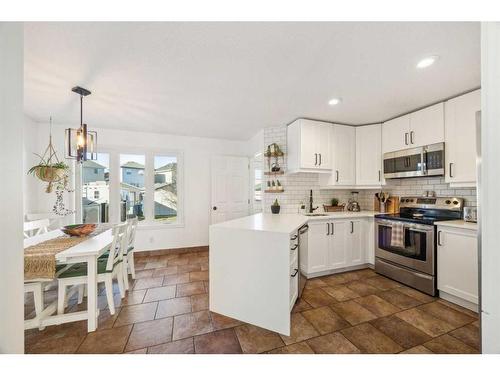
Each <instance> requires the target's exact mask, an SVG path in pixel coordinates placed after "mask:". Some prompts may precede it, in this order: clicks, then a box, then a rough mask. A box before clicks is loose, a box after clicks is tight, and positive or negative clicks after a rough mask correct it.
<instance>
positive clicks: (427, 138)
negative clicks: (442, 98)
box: [409, 103, 444, 148]
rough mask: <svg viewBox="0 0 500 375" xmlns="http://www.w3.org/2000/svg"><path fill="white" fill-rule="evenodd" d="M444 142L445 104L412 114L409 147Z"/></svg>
mask: <svg viewBox="0 0 500 375" xmlns="http://www.w3.org/2000/svg"><path fill="white" fill-rule="evenodd" d="M439 142H444V103H438V104H435V105H432V106H430V107H427V108H424V109H421V110H420V111H416V112H412V113H410V134H409V143H410V145H409V147H410V148H411V147H421V146H426V145H431V144H434V143H439Z"/></svg>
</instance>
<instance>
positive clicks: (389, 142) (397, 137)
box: [382, 115, 410, 154]
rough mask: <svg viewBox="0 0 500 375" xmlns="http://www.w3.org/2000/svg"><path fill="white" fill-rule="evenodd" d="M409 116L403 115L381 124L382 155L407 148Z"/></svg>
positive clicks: (408, 142) (408, 141)
mask: <svg viewBox="0 0 500 375" xmlns="http://www.w3.org/2000/svg"><path fill="white" fill-rule="evenodd" d="M409 133H410V115H404V116H401V117H397V118H395V119H392V120H389V121H386V122H384V123H383V124H382V153H383V154H385V153H386V152H393V151H398V150H402V149H404V148H407V147H409V144H410V140H409Z"/></svg>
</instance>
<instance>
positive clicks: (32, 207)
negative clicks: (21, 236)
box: [23, 116, 43, 214]
mask: <svg viewBox="0 0 500 375" xmlns="http://www.w3.org/2000/svg"><path fill="white" fill-rule="evenodd" d="M23 131H24V142H23V179H24V187H25V190H24V194H23V207H24V210H23V212H24V214H27V213H34V212H36V211H37V208H38V207H37V194H38V189H37V184H35V183H34V180H35V178H34V177H33V176H32V175H28V174H27V173H26V172H27V171H28V170H29V169H30V168H31V167H32V166H33V165H34V164H36V163H38V157H37V156H36V155H34V153H35V152H36V153H40V152H43V150H39V149H38V145H37V138H38V137H37V132H38V127H37V124H36V122H35V121H33V120H32V119H31V118H29V117H28V116H24V127H23Z"/></svg>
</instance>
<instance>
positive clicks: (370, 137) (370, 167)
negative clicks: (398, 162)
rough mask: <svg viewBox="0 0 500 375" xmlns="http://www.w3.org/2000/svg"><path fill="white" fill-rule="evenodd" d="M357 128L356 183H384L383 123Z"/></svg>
mask: <svg viewBox="0 0 500 375" xmlns="http://www.w3.org/2000/svg"><path fill="white" fill-rule="evenodd" d="M355 129H356V185H360V186H372V185H381V184H383V173H382V125H381V124H375V125H367V126H358V127H356V128H355Z"/></svg>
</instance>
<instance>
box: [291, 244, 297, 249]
mask: <svg viewBox="0 0 500 375" xmlns="http://www.w3.org/2000/svg"><path fill="white" fill-rule="evenodd" d="M298 247H299V245H298V244H295V245H293V246H292V247H291V248H290V250H295V249H296V248H298Z"/></svg>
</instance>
